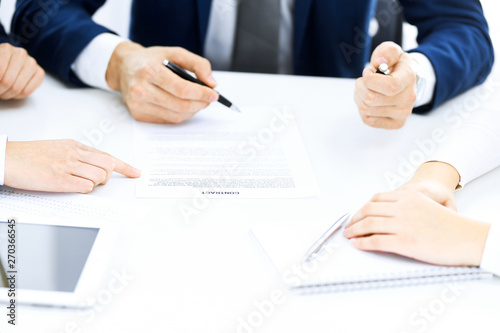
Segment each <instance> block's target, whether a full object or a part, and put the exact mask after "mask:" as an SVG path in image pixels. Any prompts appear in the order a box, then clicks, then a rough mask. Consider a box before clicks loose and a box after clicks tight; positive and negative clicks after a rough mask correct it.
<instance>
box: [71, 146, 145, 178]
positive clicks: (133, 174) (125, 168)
mask: <svg viewBox="0 0 500 333" xmlns="http://www.w3.org/2000/svg"><path fill="white" fill-rule="evenodd" d="M77 145H78V147H79V148H80V149H82V150H85V151H88V152H90V153H94V154H96V156H99V155H101V156H102V155H105V156H107V157H108V158H109V157H111V159H112V160H113V162H114V168H113V171H115V172H118V173H120V174H122V175H124V176H127V177H129V178H139V177H140V176H141V171H140V170H138V169H136V168H134V167H133V166H131V165H129V164H127V163H125V162H123V161H122V160H120V159H118V158H116V157H114V156H113V155H111V154H108V153H106V152H103V151H100V150H99V149H96V148H94V147H90V146H87V145H84V144H83V143H80V142H77ZM96 156H94V159H95V158H96ZM101 164H102V163H101Z"/></svg>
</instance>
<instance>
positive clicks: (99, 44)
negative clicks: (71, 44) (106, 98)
mask: <svg viewBox="0 0 500 333" xmlns="http://www.w3.org/2000/svg"><path fill="white" fill-rule="evenodd" d="M127 40H128V39H125V38H123V37H120V36H117V35H114V34H111V33H103V34H100V35H98V36H97V37H95V38H94V39H93V40H92V41H91V42H90V43H89V45H87V46H86V47H85V48H84V49H83V51H82V52H81V53H80V55H79V56H78V58H76V60H75V62H74V63H73V64H72V65H71V69H72V70H73V72H75V74H76V76H78V78H79V79H80V80H81V81H82V82H83V83H85V84H87V85H89V86H91V87H95V88H101V89H104V90H109V91H111V88H109V86H108V84H107V82H106V70H107V69H108V64H109V60H110V59H111V55H112V54H113V52H114V50H115V48H116V47H117V46H118V44H120V43H121V42H124V41H127Z"/></svg>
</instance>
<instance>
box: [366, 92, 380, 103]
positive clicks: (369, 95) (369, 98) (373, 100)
mask: <svg viewBox="0 0 500 333" xmlns="http://www.w3.org/2000/svg"><path fill="white" fill-rule="evenodd" d="M363 102H365V104H366V105H375V103H376V102H377V95H376V94H375V93H373V92H369V93H367V94H366V95H365V97H364V98H363Z"/></svg>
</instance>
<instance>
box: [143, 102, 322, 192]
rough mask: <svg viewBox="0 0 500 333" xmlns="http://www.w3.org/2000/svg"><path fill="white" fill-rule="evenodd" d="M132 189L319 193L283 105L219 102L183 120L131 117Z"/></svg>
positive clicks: (305, 156) (301, 146)
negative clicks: (232, 106)
mask: <svg viewBox="0 0 500 333" xmlns="http://www.w3.org/2000/svg"><path fill="white" fill-rule="evenodd" d="M134 146H135V147H134V149H135V166H136V167H138V168H139V169H140V170H141V171H142V176H141V177H140V178H139V179H137V180H136V196H137V197H156V198H196V197H200V196H203V197H208V198H299V197H310V196H315V195H318V193H319V189H318V185H317V183H316V179H315V177H314V173H313V171H312V168H311V165H310V163H309V159H308V157H307V154H306V151H305V148H304V145H303V143H302V140H301V137H300V133H299V131H298V128H297V125H296V122H295V115H294V113H293V111H292V110H291V109H290V108H289V107H274V108H271V107H262V108H260V107H259V108H245V109H243V110H242V113H236V112H233V111H231V110H228V109H227V108H224V107H222V106H215V105H213V106H211V107H209V108H207V109H205V110H202V111H201V112H200V113H198V114H197V115H196V116H195V117H193V118H192V119H189V120H187V121H186V122H184V123H182V124H177V125H163V124H146V123H140V122H135V123H134Z"/></svg>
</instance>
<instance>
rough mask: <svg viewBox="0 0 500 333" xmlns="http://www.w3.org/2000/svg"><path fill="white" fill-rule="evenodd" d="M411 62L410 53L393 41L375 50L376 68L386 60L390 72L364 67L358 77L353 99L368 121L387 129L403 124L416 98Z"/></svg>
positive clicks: (371, 124) (373, 125)
mask: <svg viewBox="0 0 500 333" xmlns="http://www.w3.org/2000/svg"><path fill="white" fill-rule="evenodd" d="M412 62H413V59H412V58H411V57H410V56H409V55H408V53H405V52H403V50H402V49H401V47H399V46H398V45H397V44H395V43H392V42H385V43H382V44H380V45H379V46H378V47H377V48H376V49H375V51H373V54H372V57H371V65H372V66H373V67H374V68H375V70H376V69H377V68H378V67H379V66H380V64H382V63H386V64H387V65H388V66H389V69H390V71H391V73H390V74H389V75H383V74H377V73H376V72H375V71H374V70H372V69H370V68H365V69H364V71H363V77H361V78H359V79H357V80H356V88H355V94H354V95H355V96H354V99H355V101H356V105H357V106H358V110H359V113H360V115H361V119H362V120H363V122H364V123H365V124H367V125H369V126H372V127H377V128H386V129H398V128H401V127H403V125H404V124H405V122H406V119H407V118H408V117H409V116H410V115H411V113H412V110H413V105H414V104H415V101H416V98H417V92H416V80H417V79H416V74H415V71H414V70H413V68H412Z"/></svg>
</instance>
